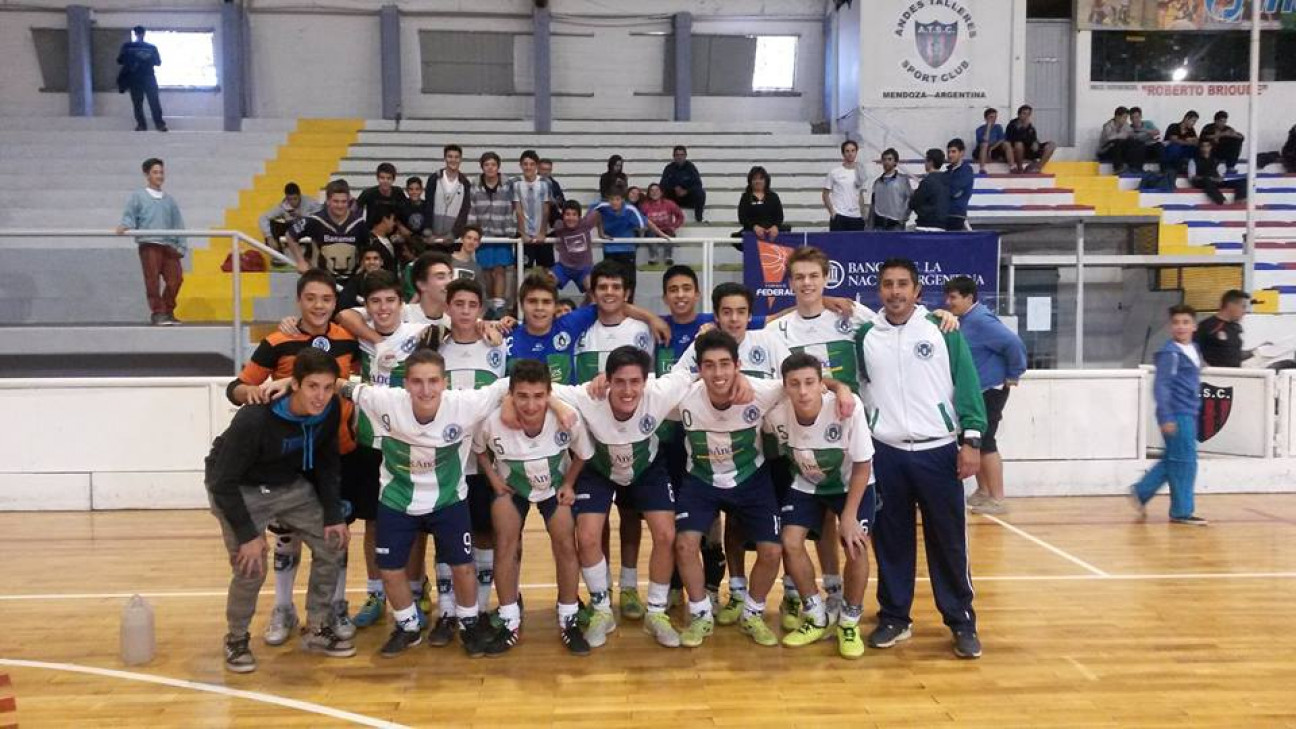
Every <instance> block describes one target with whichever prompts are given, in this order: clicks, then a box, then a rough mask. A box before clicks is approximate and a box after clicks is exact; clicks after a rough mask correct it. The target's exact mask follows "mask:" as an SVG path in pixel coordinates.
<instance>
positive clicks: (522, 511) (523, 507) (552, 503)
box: [495, 494, 558, 526]
mask: <svg viewBox="0 0 1296 729" xmlns="http://www.w3.org/2000/svg"><path fill="white" fill-rule="evenodd" d="M495 498H497V499H502V498H505V497H503V496H496V497H495ZM508 498H509V499H511V500H512V502H513V508H515V509H517V512H518V516H520V517H522V526H526V520H527V514H530V513H531V507H532V506H534V507H535V508H536V511H539V512H540V517H541V518H542V519H544V522H545V524H548V523H549V520H550V519H552V518H553V515H554V513H555V512H556V511H558V495H557V494H554V495H553V496H550V497H549V498H547V499H545V500H544V501H536V502H532V501H530V500H528V499H524V498H522V497H521V496H518V495H517V494H512V495H511V496H509V497H508Z"/></svg>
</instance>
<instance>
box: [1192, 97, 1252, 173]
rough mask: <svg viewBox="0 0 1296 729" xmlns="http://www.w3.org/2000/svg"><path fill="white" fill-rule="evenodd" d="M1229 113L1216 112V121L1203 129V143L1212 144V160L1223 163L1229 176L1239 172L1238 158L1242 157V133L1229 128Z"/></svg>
mask: <svg viewBox="0 0 1296 729" xmlns="http://www.w3.org/2000/svg"><path fill="white" fill-rule="evenodd" d="M1228 118H1229V115H1228V112H1227V111H1217V112H1215V120H1214V121H1213V122H1211V123H1210V124H1207V125H1206V126H1204V127H1202V130H1201V141H1203V142H1210V143H1211V144H1212V145H1213V146H1212V151H1211V156H1212V157H1211V158H1212V159H1214V160H1216V161H1218V162H1223V163H1224V167H1225V169H1226V172H1227V174H1230V175H1232V174H1235V173H1236V172H1237V163H1238V157H1241V156H1242V140H1244V139H1246V137H1244V136H1242V132H1239V131H1238V130H1236V129H1234V128H1233V127H1231V126H1229V123H1228Z"/></svg>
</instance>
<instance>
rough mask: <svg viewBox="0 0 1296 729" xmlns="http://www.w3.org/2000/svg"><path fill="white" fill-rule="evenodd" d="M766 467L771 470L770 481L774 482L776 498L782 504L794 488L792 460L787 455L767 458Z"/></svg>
mask: <svg viewBox="0 0 1296 729" xmlns="http://www.w3.org/2000/svg"><path fill="white" fill-rule="evenodd" d="M766 452H767V453H768V451H766ZM765 468H766V469H768V470H769V475H770V483H772V484H774V498H775V499H776V500H777V501H778V502H779V503H780V504H781V503H783V502H784V500H786V499H787V495H788V492H789V491H791V490H792V461H791V459H789V458H788V457H787V456H776V457H774V458H766V459H765Z"/></svg>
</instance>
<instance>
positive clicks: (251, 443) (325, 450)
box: [205, 347, 355, 673]
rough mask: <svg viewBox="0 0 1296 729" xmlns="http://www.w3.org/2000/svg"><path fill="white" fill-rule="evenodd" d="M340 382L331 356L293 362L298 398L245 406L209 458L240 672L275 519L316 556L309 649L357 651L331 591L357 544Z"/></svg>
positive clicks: (306, 637) (231, 648) (302, 356)
mask: <svg viewBox="0 0 1296 729" xmlns="http://www.w3.org/2000/svg"><path fill="white" fill-rule="evenodd" d="M340 374H341V370H340V368H339V367H338V363H337V360H335V359H333V357H331V356H329V355H328V354H326V353H325V352H323V351H321V350H318V349H315V348H313V347H311V348H307V349H304V350H302V351H301V352H299V353H298V354H297V358H296V360H295V361H294V362H293V374H292V377H293V381H292V391H291V394H290V395H289V396H288V397H285V398H283V399H281V400H279V401H277V402H275V403H273V404H264V405H245V406H244V407H243V408H242V409H241V410H239V411H238V413H236V414H235V415H234V420H233V421H232V422H231V423H230V426H229V428H227V429H226V430H225V432H224V433H222V434H221V435H220V436H219V437H217V438H216V440H215V441H214V442H213V443H212V449H211V453H210V454H209V455H208V456H207V459H206V478H205V481H206V484H207V492H208V496H209V498H210V500H211V504H212V513H214V514H215V515H216V518H217V520H218V521H219V522H220V525H221V534H222V535H223V537H224V539H225V548H226V549H227V550H228V551H229V556H230V565H231V566H232V567H233V577H232V578H231V579H230V585H229V595H228V597H227V598H226V603H225V614H226V619H227V620H228V621H229V633H228V634H226V636H225V668H227V669H228V670H230V671H233V672H235V673H250V672H252V671H255V670H256V666H257V664H256V659H255V658H254V657H253V656H252V651H251V650H250V649H249V647H248V641H249V639H250V636H249V634H248V626H249V625H250V624H251V622H252V616H253V614H255V613H256V601H257V595H258V594H260V592H261V585H262V584H263V583H264V582H265V576H266V555H267V553H268V552H269V546H268V545H267V544H266V538H265V531H266V528H267V527H268V526H269V525H270V522H271V521H277V522H279V523H280V524H283V525H284V526H287V527H289V528H291V529H293V530H294V531H295V532H296V533H297V534H298V535H300V536H301V538H302V540H303V541H304V542H306V545H307V546H309V547H310V550H311V574H310V583H309V587H308V590H307V595H306V611H307V624H308V627H307V630H306V632H305V633H304V634H303V636H302V648H303V649H304V650H306V651H310V652H315V653H323V654H324V655H327V656H332V657H335V658H345V657H349V656H353V655H355V645H354V644H353V643H351V641H349V640H344V639H342V638H340V637H338V636H337V634H336V633H334V631H333V620H334V615H333V604H332V600H333V590H334V587H335V586H336V584H337V576H338V570H339V569H341V565H342V560H343V556H344V555H345V554H346V547H347V542H348V541H349V536H350V535H349V532H348V530H347V526H346V523H345V519H344V515H343V513H342V501H341V496H340V490H341V476H340V472H341V469H340V465H339V463H340V457H339V455H338V423H339V420H340V417H341V416H340V413H341V406H340V405H339V404H338V400H337V398H336V397H335V396H334V390H335V389H336V386H337V379H338V377H339V375H340ZM308 475H309V477H310V480H308V479H307V476H308Z"/></svg>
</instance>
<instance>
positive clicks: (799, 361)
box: [765, 352, 876, 658]
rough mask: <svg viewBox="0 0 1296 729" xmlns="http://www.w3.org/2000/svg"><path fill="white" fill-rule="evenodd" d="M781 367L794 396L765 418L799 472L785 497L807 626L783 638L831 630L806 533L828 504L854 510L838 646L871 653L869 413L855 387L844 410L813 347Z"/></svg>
mask: <svg viewBox="0 0 1296 729" xmlns="http://www.w3.org/2000/svg"><path fill="white" fill-rule="evenodd" d="M782 375H783V389H784V392H785V393H786V395H787V399H785V400H784V401H783V402H781V403H779V404H778V405H777V406H775V408H774V409H773V410H772V411H771V412H770V413H769V414H768V415H766V416H765V422H766V424H767V426H769V427H770V429H772V430H773V431H774V433H775V435H776V436H777V438H778V442H779V446H780V448H781V449H782V450H783V451H784V452H785V453H787V454H788V455H789V456H790V459H791V462H792V464H793V468H794V471H795V474H796V475H795V478H794V479H793V481H792V488H791V489H790V490H789V491H788V494H787V496H786V497H785V499H784V501H783V509H782V521H783V531H782V539H783V564H784V566H785V568H786V570H787V572H788V574H790V575H791V576H792V579H793V580H794V581H795V582H796V587H797V590H798V592H799V593H800V595H801V608H802V609H801V615H802V623H801V626H800V627H799V628H798V629H797V630H796V631H795V632H792V633H788V634H787V635H785V636H784V637H783V645H785V646H788V647H799V646H806V645H811V644H813V643H815V642H818V641H819V640H820V639H822V638H823V637H824V635H825V633H826V632H827V630H828V626H829V615H828V612H827V606H826V601H825V600H824V599H823V598H821V597H820V595H819V588H818V587H817V586H816V585H815V576H814V565H813V564H811V562H810V555H809V554H807V553H806V548H805V546H806V545H805V542H806V536H807V535H808V534H815V533H817V532H818V530H819V528H820V526H821V525H822V523H823V520H824V511H825V510H828V511H831V512H832V513H833V514H835V515H837V516H840V515H842V514H847V515H848V517H847V518H846V519H843V520H842V521H841V536H842V541H843V543H844V544H845V545H846V583H845V605H844V606H843V607H842V613H841V616H840V618H839V621H838V623H837V648H838V652H839V653H840V654H841V655H842V657H844V658H859V657H860V656H862V655H864V640H863V638H862V637H861V636H860V633H859V619H860V615H861V613H862V612H863V609H864V608H863V602H864V589H865V588H866V587H867V586H868V571H869V563H868V533H869V528H870V527H871V526H872V524H873V515H874V513H875V511H876V506H875V504H876V501H875V498H874V492H873V486H872V482H873V467H872V466H873V439H872V437H871V436H872V434H871V433H870V432H869V427H868V416H867V415H866V414H865V412H864V406H863V404H862V403H861V402H859V397H858V396H856V395H850V396H849V397H850V399H851V401H852V402H853V404H854V408H853V410H852V412H851V414H850V417H846V418H843V417H841V414H840V413H839V412H838V410H837V403H838V400H837V395H835V394H833V393H826V392H824V387H823V369H822V365H821V364H820V362H819V359H818V358H817V357H815V356H814V355H811V354H808V353H805V352H801V353H799V354H794V355H792V356H791V357H788V358H787V360H785V361H784V362H783V367H782Z"/></svg>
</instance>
